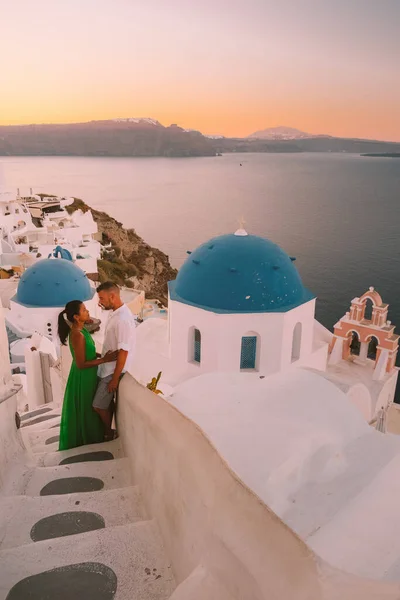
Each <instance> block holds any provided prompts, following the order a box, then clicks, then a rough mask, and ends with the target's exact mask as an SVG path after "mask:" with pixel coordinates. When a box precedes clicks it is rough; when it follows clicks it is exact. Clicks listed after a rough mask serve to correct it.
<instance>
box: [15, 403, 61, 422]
mask: <svg viewBox="0 0 400 600" xmlns="http://www.w3.org/2000/svg"><path fill="white" fill-rule="evenodd" d="M51 410H53V409H52V408H50V407H49V406H43V407H42V408H37V409H36V410H32V411H31V412H27V413H24V414H22V415H21V423H24V421H28V420H29V419H32V418H33V417H38V416H39V415H43V414H45V413H48V412H50V411H51Z"/></svg>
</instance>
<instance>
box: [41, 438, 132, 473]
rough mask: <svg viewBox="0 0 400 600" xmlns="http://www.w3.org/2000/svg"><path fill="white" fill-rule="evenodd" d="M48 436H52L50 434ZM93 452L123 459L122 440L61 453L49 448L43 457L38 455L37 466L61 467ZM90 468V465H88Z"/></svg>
mask: <svg viewBox="0 0 400 600" xmlns="http://www.w3.org/2000/svg"><path fill="white" fill-rule="evenodd" d="M47 435H49V436H50V435H51V434H50V432H49V433H48V434H47ZM92 452H107V453H111V454H112V455H113V457H114V459H116V458H121V457H122V455H123V453H122V447H121V442H120V440H118V439H117V440H113V441H112V442H104V443H103V444H91V445H89V446H80V447H79V448H72V449H71V450H63V451H61V452H51V451H49V447H48V446H47V447H46V450H44V451H43V453H42V454H41V455H36V457H35V458H37V464H38V466H41V467H51V466H57V465H59V464H60V463H61V462H62V461H63V460H66V459H73V458H78V457H80V456H82V455H85V454H89V453H92ZM88 468H90V467H89V465H88Z"/></svg>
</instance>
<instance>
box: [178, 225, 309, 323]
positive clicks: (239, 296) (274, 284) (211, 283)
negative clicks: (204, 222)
mask: <svg viewBox="0 0 400 600" xmlns="http://www.w3.org/2000/svg"><path fill="white" fill-rule="evenodd" d="M294 260H295V259H293V258H290V257H289V256H288V255H287V254H286V252H284V251H283V250H282V249H281V248H280V247H279V246H277V245H276V244H274V243H272V242H271V241H269V240H267V239H264V238H261V237H258V236H255V235H247V234H246V232H244V231H243V230H241V231H239V232H236V234H229V235H222V236H220V237H216V238H213V239H212V240H210V241H209V242H206V243H205V244H203V245H201V246H199V248H197V250H195V251H194V252H193V253H191V254H190V255H189V257H188V258H187V259H186V261H185V263H184V264H183V266H182V268H181V269H180V271H179V273H178V276H177V278H176V280H175V281H171V282H170V283H169V290H170V297H171V299H172V300H176V301H178V302H183V303H185V304H190V305H192V306H197V307H199V308H203V309H205V310H210V311H213V312H216V313H256V312H286V311H288V310H291V309H292V308H295V307H296V306H300V305H301V304H304V303H305V302H308V301H309V300H311V299H312V298H314V297H315V296H313V294H312V293H311V292H309V291H308V290H307V289H306V288H305V287H304V286H303V283H302V281H301V278H300V275H299V273H298V272H297V269H296V267H295V266H294V264H293V261H294Z"/></svg>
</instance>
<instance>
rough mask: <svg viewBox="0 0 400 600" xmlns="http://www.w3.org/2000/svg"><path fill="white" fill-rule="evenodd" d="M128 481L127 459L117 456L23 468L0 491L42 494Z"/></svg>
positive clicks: (113, 485)
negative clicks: (15, 477)
mask: <svg viewBox="0 0 400 600" xmlns="http://www.w3.org/2000/svg"><path fill="white" fill-rule="evenodd" d="M89 479H91V480H92V481H91V482H90V481H89ZM86 484H87V485H86ZM131 484H132V481H131V475H130V468H129V461H128V459H126V458H118V459H116V460H106V461H102V462H91V463H76V464H72V465H61V466H54V467H53V466H51V467H34V468H30V469H26V470H25V471H24V473H23V474H22V475H21V476H20V477H18V479H17V480H16V481H15V480H10V481H9V482H8V485H7V487H5V489H4V490H3V494H4V495H7V496H11V495H13V496H19V495H23V496H41V495H43V494H45V493H46V494H48V493H50V492H51V494H52V495H53V494H54V495H63V494H65V493H74V492H77V491H95V490H101V489H104V490H108V489H115V488H121V487H126V486H130V485H131ZM49 485H50V487H51V488H52V489H51V490H50V492H49V489H48V488H47V489H46V486H49ZM53 488H54V489H53ZM66 490H68V491H66Z"/></svg>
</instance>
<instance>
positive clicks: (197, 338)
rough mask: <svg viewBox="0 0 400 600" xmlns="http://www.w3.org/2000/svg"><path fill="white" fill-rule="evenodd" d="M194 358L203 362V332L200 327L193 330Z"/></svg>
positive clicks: (195, 360) (197, 361) (198, 361)
mask: <svg viewBox="0 0 400 600" xmlns="http://www.w3.org/2000/svg"><path fill="white" fill-rule="evenodd" d="M193 360H194V362H196V363H199V364H200V362H201V333H200V331H199V330H198V329H194V330H193Z"/></svg>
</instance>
